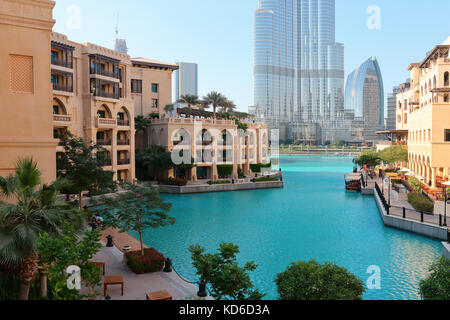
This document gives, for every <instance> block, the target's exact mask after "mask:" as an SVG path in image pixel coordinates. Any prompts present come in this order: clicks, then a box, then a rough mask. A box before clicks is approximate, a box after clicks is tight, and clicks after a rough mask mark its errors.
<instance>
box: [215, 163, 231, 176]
mask: <svg viewBox="0 0 450 320" xmlns="http://www.w3.org/2000/svg"><path fill="white" fill-rule="evenodd" d="M217 173H218V174H219V177H221V178H225V177H229V176H231V175H232V174H233V165H232V164H221V165H218V166H217Z"/></svg>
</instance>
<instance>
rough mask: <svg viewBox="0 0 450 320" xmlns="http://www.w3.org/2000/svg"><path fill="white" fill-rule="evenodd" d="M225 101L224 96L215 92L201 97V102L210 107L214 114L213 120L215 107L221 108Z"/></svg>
mask: <svg viewBox="0 0 450 320" xmlns="http://www.w3.org/2000/svg"><path fill="white" fill-rule="evenodd" d="M225 100H227V98H226V97H225V96H224V95H222V94H221V93H219V92H216V91H212V92H210V93H208V95H206V96H205V97H203V101H204V102H205V103H206V104H207V105H212V107H213V112H214V118H216V110H217V107H221V106H222V105H223V104H224V102H225Z"/></svg>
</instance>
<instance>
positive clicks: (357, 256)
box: [145, 157, 441, 300]
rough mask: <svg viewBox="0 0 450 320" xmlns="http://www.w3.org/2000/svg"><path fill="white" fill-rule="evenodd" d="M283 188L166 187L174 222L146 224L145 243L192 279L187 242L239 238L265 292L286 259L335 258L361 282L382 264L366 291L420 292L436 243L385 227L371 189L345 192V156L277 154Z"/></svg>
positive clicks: (372, 294)
mask: <svg viewBox="0 0 450 320" xmlns="http://www.w3.org/2000/svg"><path fill="white" fill-rule="evenodd" d="M281 168H282V169H283V174H284V182H285V188H284V189H274V190H258V191H240V192H228V193H215V194H196V195H182V196H179V195H164V198H165V199H166V200H167V201H170V202H171V203H172V204H173V208H172V211H171V216H173V217H175V218H176V219H177V223H176V224H175V225H173V226H169V227H165V228H161V229H156V230H148V231H147V232H146V233H145V243H146V245H148V246H151V247H154V248H156V249H158V250H159V251H161V252H162V253H163V254H164V255H165V256H167V257H170V258H171V259H172V260H173V261H174V266H175V268H176V269H177V271H178V272H180V273H181V274H182V275H183V276H184V277H186V278H187V279H190V280H197V277H196V275H195V271H194V269H193V268H192V265H191V260H190V254H189V252H188V247H189V246H190V245H192V244H200V245H202V246H204V247H206V248H207V250H208V251H210V252H213V251H215V250H216V249H217V247H218V245H219V244H220V243H221V242H224V241H226V242H233V243H235V244H237V245H239V247H240V250H241V253H240V255H239V259H240V261H242V262H243V263H244V262H247V261H250V260H253V261H255V262H256V263H257V264H258V265H259V267H258V269H257V270H256V271H255V272H254V273H253V275H252V278H253V280H254V282H255V285H256V287H257V288H259V289H260V290H261V291H262V292H264V293H265V294H266V298H267V299H276V298H277V291H276V286H275V284H274V282H273V280H274V278H275V275H276V274H277V273H278V272H281V271H284V270H285V268H286V267H287V266H288V265H289V263H290V262H291V261H297V260H307V261H309V260H311V259H316V260H317V261H319V262H321V263H323V262H326V261H330V262H335V263H337V264H338V265H341V266H343V267H345V268H347V269H348V270H349V271H350V272H352V273H354V274H356V275H357V276H358V277H360V278H361V279H362V280H363V281H364V282H365V283H366V281H367V279H368V278H369V277H370V275H371V274H368V273H367V270H368V268H369V267H370V266H378V267H379V268H380V269H381V289H379V290H367V291H366V293H365V295H364V298H365V299H386V300H391V299H420V297H419V294H418V284H419V282H420V280H421V279H423V278H425V277H426V276H427V270H428V267H429V266H430V264H431V263H432V262H433V261H434V260H435V259H437V258H438V257H439V256H440V255H441V244H440V243H439V242H438V241H433V240H430V239H427V238H424V237H420V236H416V235H413V234H409V233H406V232H402V231H398V230H394V229H390V228H386V227H385V226H384V225H383V223H382V221H381V218H380V216H379V213H378V209H377V207H376V204H375V201H374V199H373V197H366V196H362V195H361V194H353V193H346V192H345V188H344V174H346V173H349V172H351V170H352V162H351V159H349V158H332V157H282V158H281Z"/></svg>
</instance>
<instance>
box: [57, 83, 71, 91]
mask: <svg viewBox="0 0 450 320" xmlns="http://www.w3.org/2000/svg"><path fill="white" fill-rule="evenodd" d="M53 90H55V91H64V92H71V93H73V85H72V84H60V83H53Z"/></svg>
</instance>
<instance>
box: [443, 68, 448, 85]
mask: <svg viewBox="0 0 450 320" xmlns="http://www.w3.org/2000/svg"><path fill="white" fill-rule="evenodd" d="M448 85H449V73H448V71H447V72H446V73H444V86H446V87H448Z"/></svg>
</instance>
